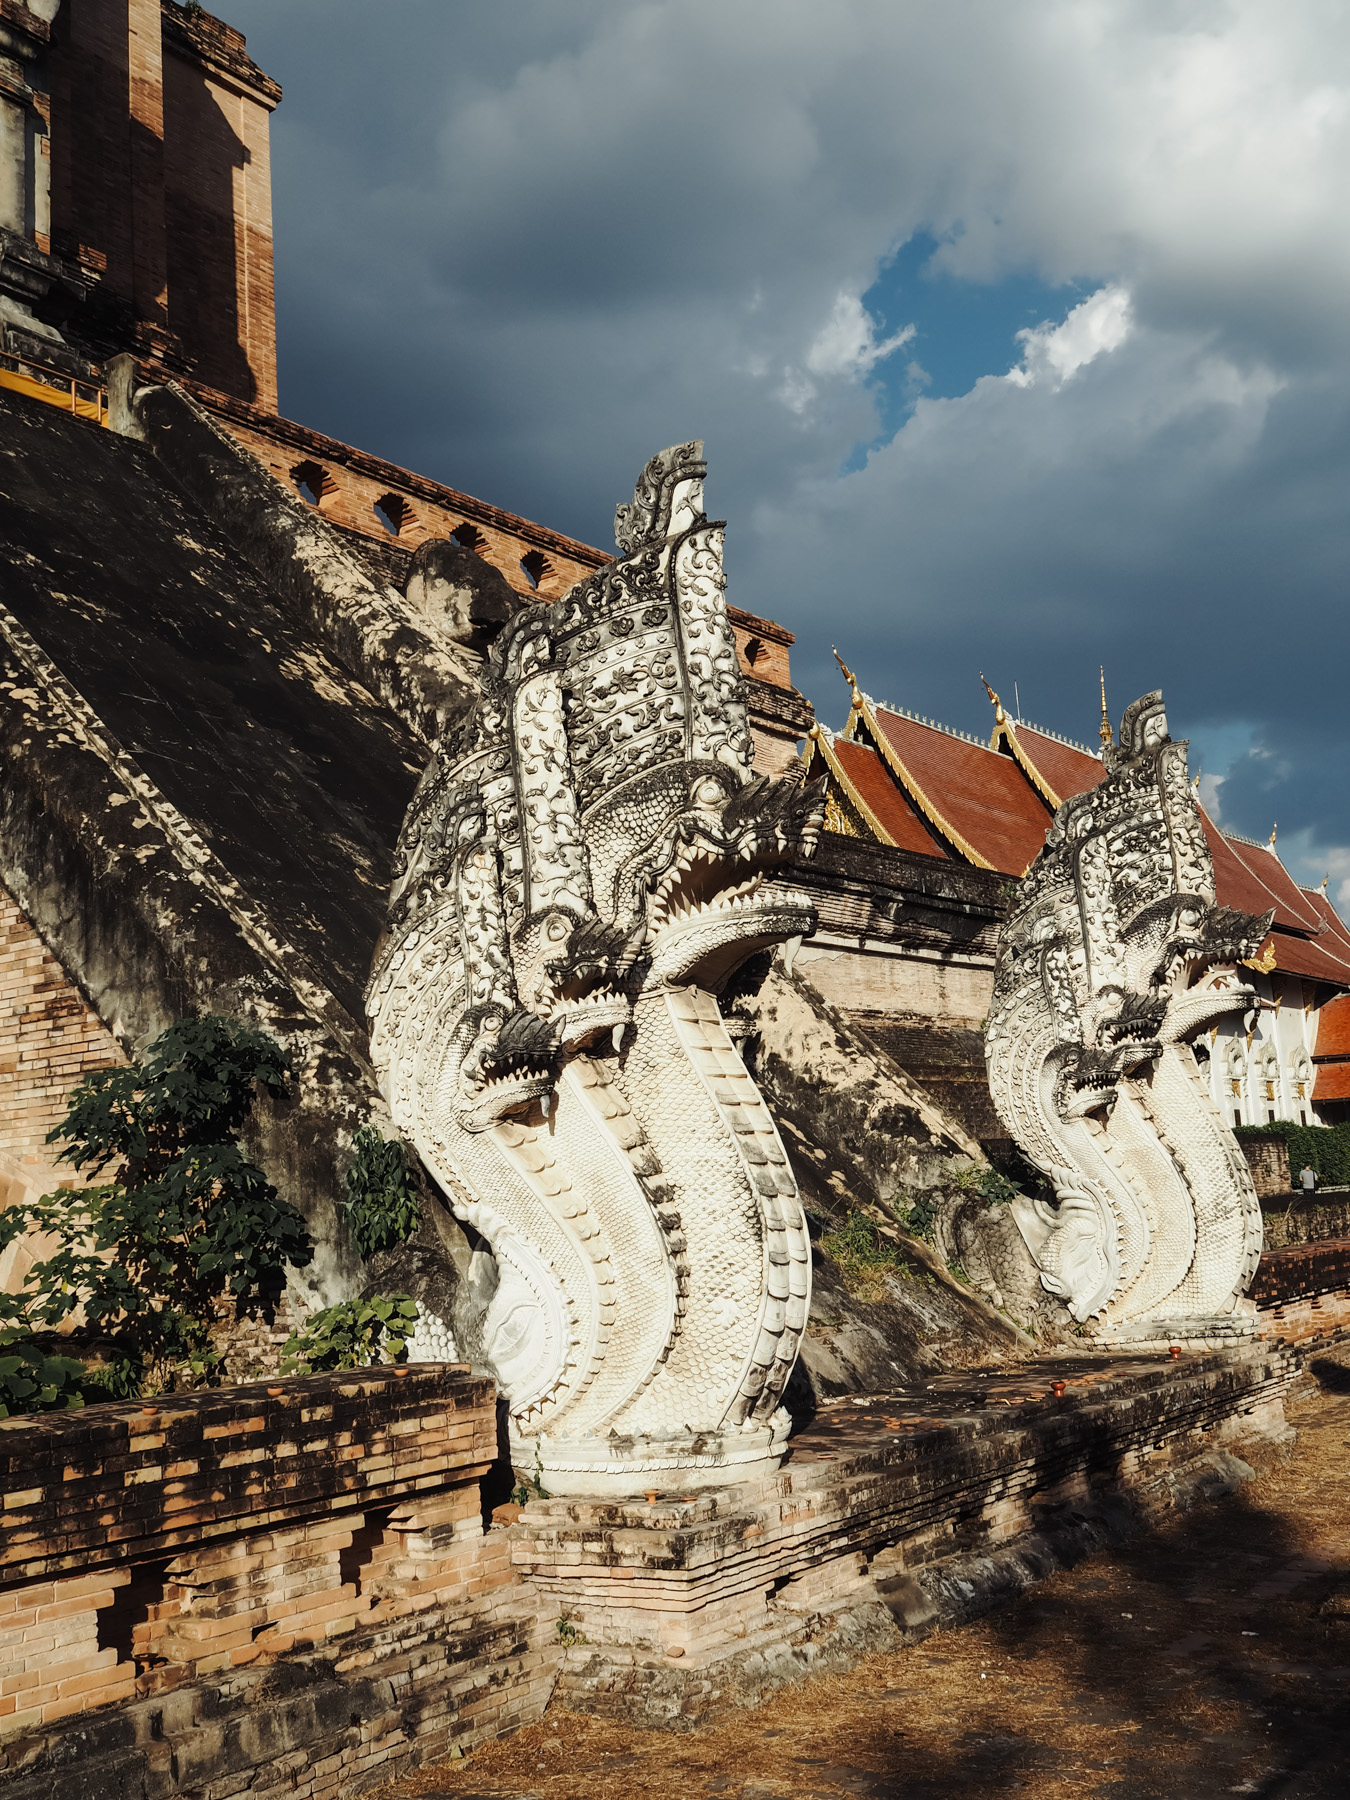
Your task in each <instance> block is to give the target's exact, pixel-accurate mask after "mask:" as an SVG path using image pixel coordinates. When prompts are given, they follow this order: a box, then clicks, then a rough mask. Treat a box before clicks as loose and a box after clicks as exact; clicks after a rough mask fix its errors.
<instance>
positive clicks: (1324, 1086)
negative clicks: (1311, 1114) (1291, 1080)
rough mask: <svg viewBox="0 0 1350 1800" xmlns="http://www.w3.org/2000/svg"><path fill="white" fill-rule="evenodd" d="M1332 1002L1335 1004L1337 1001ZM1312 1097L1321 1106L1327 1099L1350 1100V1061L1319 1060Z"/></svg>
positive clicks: (1315, 1103) (1316, 1104)
mask: <svg viewBox="0 0 1350 1800" xmlns="http://www.w3.org/2000/svg"><path fill="white" fill-rule="evenodd" d="M1330 1004H1331V1005H1332V1006H1335V1005H1336V1001H1334V1000H1333V1001H1331V1002H1330ZM1312 1098H1313V1105H1314V1106H1321V1105H1323V1103H1324V1102H1325V1101H1327V1100H1350V1062H1333V1063H1324V1062H1319V1063H1318V1065H1317V1079H1316V1080H1315V1081H1314V1082H1313V1091H1312Z"/></svg>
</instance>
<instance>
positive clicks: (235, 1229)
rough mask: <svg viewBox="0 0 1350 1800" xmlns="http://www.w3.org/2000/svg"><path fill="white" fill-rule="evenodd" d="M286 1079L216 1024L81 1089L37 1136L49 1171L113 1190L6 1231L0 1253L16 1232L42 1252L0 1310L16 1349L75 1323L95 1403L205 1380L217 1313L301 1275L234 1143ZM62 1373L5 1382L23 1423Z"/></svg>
mask: <svg viewBox="0 0 1350 1800" xmlns="http://www.w3.org/2000/svg"><path fill="white" fill-rule="evenodd" d="M286 1073H287V1060H286V1056H285V1052H284V1051H283V1050H282V1049H281V1047H280V1045H278V1044H276V1043H275V1042H274V1041H273V1040H272V1039H271V1038H270V1037H268V1036H266V1035H265V1034H264V1033H263V1032H260V1031H254V1030H252V1029H250V1028H248V1027H246V1026H242V1025H237V1024H234V1023H232V1022H231V1021H230V1020H228V1019H220V1018H203V1019H184V1020H180V1021H179V1022H178V1024H176V1025H172V1026H170V1027H169V1029H168V1030H167V1031H166V1032H164V1033H163V1034H162V1035H161V1036H160V1037H159V1038H157V1039H156V1041H155V1042H154V1044H152V1045H151V1047H150V1049H149V1051H148V1052H147V1053H146V1056H145V1059H144V1061H143V1062H141V1063H139V1064H137V1065H133V1066H132V1067H130V1068H125V1069H100V1070H98V1071H96V1072H95V1073H94V1074H92V1075H89V1076H86V1078H85V1079H84V1081H82V1082H81V1083H80V1085H79V1087H77V1088H76V1089H75V1091H74V1093H73V1094H72V1095H71V1098H70V1103H69V1106H68V1108H67V1111H66V1116H65V1118H64V1119H63V1120H62V1122H61V1124H60V1125H58V1126H57V1127H56V1128H55V1130H54V1131H52V1132H50V1133H49V1134H48V1139H47V1141H48V1142H49V1143H61V1144H63V1145H64V1148H63V1149H62V1150H61V1151H60V1153H59V1155H58V1157H57V1160H58V1161H59V1162H66V1163H70V1164H71V1165H72V1166H73V1167H75V1168H76V1169H79V1170H81V1171H82V1172H84V1173H86V1174H94V1175H101V1174H104V1173H111V1174H112V1176H113V1179H111V1180H109V1181H104V1182H100V1183H98V1184H97V1185H94V1186H90V1187H86V1188H80V1189H60V1190H58V1191H57V1192H56V1193H54V1194H47V1195H46V1196H44V1197H43V1198H42V1199H41V1200H38V1201H36V1202H34V1203H33V1204H32V1205H30V1206H27V1207H23V1208H17V1209H15V1210H14V1211H13V1212H11V1213H10V1214H9V1215H8V1216H7V1218H6V1221H5V1225H4V1227H3V1228H0V1247H3V1242H7V1241H10V1240H11V1239H12V1238H13V1236H14V1235H15V1233H16V1232H18V1231H21V1230H24V1229H26V1228H28V1227H30V1226H31V1227H33V1228H36V1229H37V1230H39V1231H42V1232H46V1233H49V1234H50V1236H51V1237H52V1238H54V1239H55V1241H56V1248H55V1250H54V1251H53V1252H52V1254H51V1255H50V1256H48V1257H47V1258H46V1259H45V1260H44V1261H42V1262H38V1263H35V1264H34V1265H33V1267H32V1268H31V1269H30V1270H29V1273H28V1276H27V1278H26V1281H25V1286H24V1292H23V1294H22V1295H20V1296H12V1297H10V1305H9V1307H8V1313H9V1321H10V1324H11V1325H12V1326H13V1327H14V1328H15V1329H16V1330H17V1331H19V1332H20V1333H21V1334H22V1335H23V1337H25V1338H26V1339H28V1340H30V1341H31V1340H33V1339H34V1337H35V1335H36V1334H38V1333H41V1332H43V1331H50V1330H52V1329H53V1328H55V1327H57V1326H59V1325H60V1324H62V1323H63V1322H64V1321H66V1320H68V1319H69V1318H70V1316H71V1314H72V1313H75V1312H76V1311H80V1312H82V1313H83V1319H84V1325H85V1326H86V1327H87V1329H88V1330H89V1331H90V1332H91V1333H93V1334H94V1335H95V1336H97V1337H101V1338H104V1339H105V1340H107V1341H109V1342H110V1344H111V1346H112V1350H113V1357H112V1361H111V1363H110V1364H109V1365H108V1366H107V1367H106V1368H100V1369H90V1370H87V1371H85V1370H83V1368H82V1366H81V1365H78V1364H76V1365H72V1366H73V1367H75V1368H79V1369H80V1370H81V1377H82V1381H83V1386H84V1387H87V1388H88V1389H89V1390H90V1391H91V1394H92V1395H94V1396H96V1397H97V1398H100V1399H109V1398H113V1397H117V1398H124V1397H130V1396H131V1395H133V1394H136V1393H139V1392H141V1391H142V1389H143V1388H144V1387H145V1385H146V1384H147V1383H150V1384H153V1385H154V1386H156V1387H162V1386H164V1385H166V1384H168V1383H170V1382H179V1383H181V1382H186V1383H188V1384H192V1383H195V1382H197V1381H200V1380H202V1379H203V1378H205V1377H209V1374H210V1371H211V1369H212V1367H213V1365H214V1363H215V1360H216V1359H215V1357H214V1356H213V1355H212V1354H211V1351H210V1346H209V1328H210V1322H211V1319H212V1315H213V1313H214V1309H215V1305H216V1303H217V1301H219V1300H220V1299H222V1298H224V1297H225V1296H227V1295H231V1296H234V1297H235V1298H243V1297H245V1296H247V1295H249V1294H252V1293H253V1292H255V1291H256V1290H257V1289H258V1288H259V1287H262V1286H265V1285H266V1284H267V1283H269V1282H271V1281H273V1280H274V1279H276V1278H278V1277H280V1275H281V1272H282V1270H283V1268H284V1266H285V1264H286V1263H287V1262H291V1263H295V1264H304V1263H306V1262H308V1261H309V1258H310V1255H311V1254H312V1249H311V1245H310V1240H309V1234H308V1232H307V1231H306V1230H305V1226H304V1221H303V1220H302V1219H301V1217H300V1215H299V1213H297V1212H296V1211H295V1209H294V1208H293V1207H291V1206H288V1205H287V1204H286V1202H285V1201H283V1200H280V1199H279V1198H278V1197H277V1193H276V1190H275V1188H273V1186H272V1185H271V1183H270V1182H269V1181H268V1180H267V1178H266V1176H265V1175H264V1174H263V1172H262V1170H261V1169H259V1168H257V1167H256V1166H255V1165H254V1164H253V1163H251V1162H250V1161H249V1160H248V1159H247V1158H246V1157H245V1155H244V1153H243V1152H242V1150H241V1149H240V1148H239V1146H238V1144H237V1143H235V1142H234V1141H233V1138H234V1134H235V1133H236V1132H237V1131H238V1130H239V1129H240V1127H241V1126H242V1124H243V1122H244V1119H245V1117H246V1115H247V1113H248V1110H249V1107H250V1106H251V1105H252V1103H253V1096H254V1091H255V1089H256V1088H258V1087H263V1088H267V1089H269V1090H271V1091H273V1092H275V1091H278V1090H280V1089H281V1088H282V1087H283V1086H284V1084H285V1081H286ZM15 1341H16V1343H17V1342H18V1341H19V1340H18V1339H16V1340H15ZM15 1354H18V1352H17V1351H16V1352H15ZM34 1354H39V1353H38V1352H37V1351H36V1349H35V1350H34ZM30 1360H31V1359H30ZM68 1361H69V1359H66V1358H60V1357H57V1358H51V1357H48V1358H46V1361H45V1363H44V1365H43V1368H44V1371H46V1372H43V1373H42V1374H41V1378H40V1379H38V1378H37V1377H35V1376H33V1375H31V1374H30V1373H24V1372H23V1369H20V1370H19V1371H18V1372H17V1374H16V1375H15V1377H14V1379H16V1380H18V1381H20V1382H24V1381H30V1380H31V1381H33V1383H34V1385H33V1388H32V1390H31V1393H29V1395H28V1398H29V1400H30V1402H31V1404H30V1407H29V1410H34V1409H35V1407H36V1406H37V1405H40V1404H46V1402H44V1401H42V1400H41V1398H40V1397H41V1396H42V1395H44V1394H45V1393H46V1392H47V1390H48V1389H49V1388H51V1387H52V1386H53V1381H54V1380H55V1374H56V1365H58V1364H63V1363H67V1362H68ZM47 1364H50V1365H52V1368H51V1370H50V1371H47V1370H46V1365H47ZM26 1366H27V1365H25V1367H26ZM75 1380H76V1378H75V1376H73V1375H72V1374H70V1372H69V1370H67V1371H66V1373H65V1374H63V1375H62V1376H61V1379H60V1383H59V1384H58V1387H57V1393H58V1398H57V1399H56V1400H54V1401H53V1402H52V1404H61V1403H63V1402H62V1401H61V1400H60V1398H59V1395H61V1394H64V1393H66V1392H67V1391H71V1390H72V1384H74V1383H75ZM34 1396H38V1398H37V1399H36V1400H34V1398H33V1397H34ZM19 1397H20V1398H22V1396H19Z"/></svg>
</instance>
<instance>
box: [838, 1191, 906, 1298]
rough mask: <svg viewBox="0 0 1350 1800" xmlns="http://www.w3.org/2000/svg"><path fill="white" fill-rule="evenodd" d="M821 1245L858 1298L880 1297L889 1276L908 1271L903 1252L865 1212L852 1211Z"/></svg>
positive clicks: (850, 1290) (848, 1287) (849, 1289)
mask: <svg viewBox="0 0 1350 1800" xmlns="http://www.w3.org/2000/svg"><path fill="white" fill-rule="evenodd" d="M820 1247H821V1249H822V1250H823V1251H824V1252H825V1254H826V1255H827V1256H828V1257H830V1258H832V1259H833V1261H834V1262H835V1263H837V1264H838V1267H839V1273H840V1274H841V1275H842V1276H843V1278H844V1286H845V1287H846V1288H847V1289H848V1291H849V1292H850V1293H851V1294H852V1295H854V1297H855V1298H856V1299H859V1300H879V1299H881V1297H882V1295H883V1294H884V1293H885V1292H886V1276H887V1275H903V1274H905V1273H906V1265H905V1259H904V1256H903V1254H902V1252H901V1251H900V1250H899V1248H898V1247H897V1246H896V1245H894V1244H889V1243H887V1242H886V1240H885V1239H884V1238H883V1237H882V1236H881V1234H880V1233H879V1232H878V1230H877V1228H876V1226H875V1225H874V1224H873V1223H872V1221H871V1220H870V1219H869V1218H868V1217H867V1216H866V1215H865V1214H864V1213H860V1212H850V1213H849V1215H848V1218H847V1220H846V1221H845V1222H844V1224H843V1225H841V1226H840V1227H839V1229H838V1230H837V1231H831V1232H827V1233H826V1234H825V1236H824V1237H822V1238H821V1240H820Z"/></svg>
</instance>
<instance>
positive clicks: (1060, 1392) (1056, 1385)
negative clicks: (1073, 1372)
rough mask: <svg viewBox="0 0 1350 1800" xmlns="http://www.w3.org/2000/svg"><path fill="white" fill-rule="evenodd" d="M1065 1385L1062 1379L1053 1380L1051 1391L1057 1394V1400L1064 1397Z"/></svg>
mask: <svg viewBox="0 0 1350 1800" xmlns="http://www.w3.org/2000/svg"><path fill="white" fill-rule="evenodd" d="M1064 1387H1065V1384H1064V1382H1062V1381H1052V1382H1051V1383H1050V1392H1051V1393H1052V1394H1053V1395H1054V1396H1055V1398H1056V1400H1062V1399H1063V1398H1064Z"/></svg>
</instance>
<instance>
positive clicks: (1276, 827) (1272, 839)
mask: <svg viewBox="0 0 1350 1800" xmlns="http://www.w3.org/2000/svg"><path fill="white" fill-rule="evenodd" d="M1278 830H1279V825H1278V824H1275V825H1272V826H1271V828H1270V836H1269V837H1268V838H1267V839H1266V849H1267V850H1273V849H1274V848H1275V833H1276V832H1277V831H1278Z"/></svg>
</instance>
